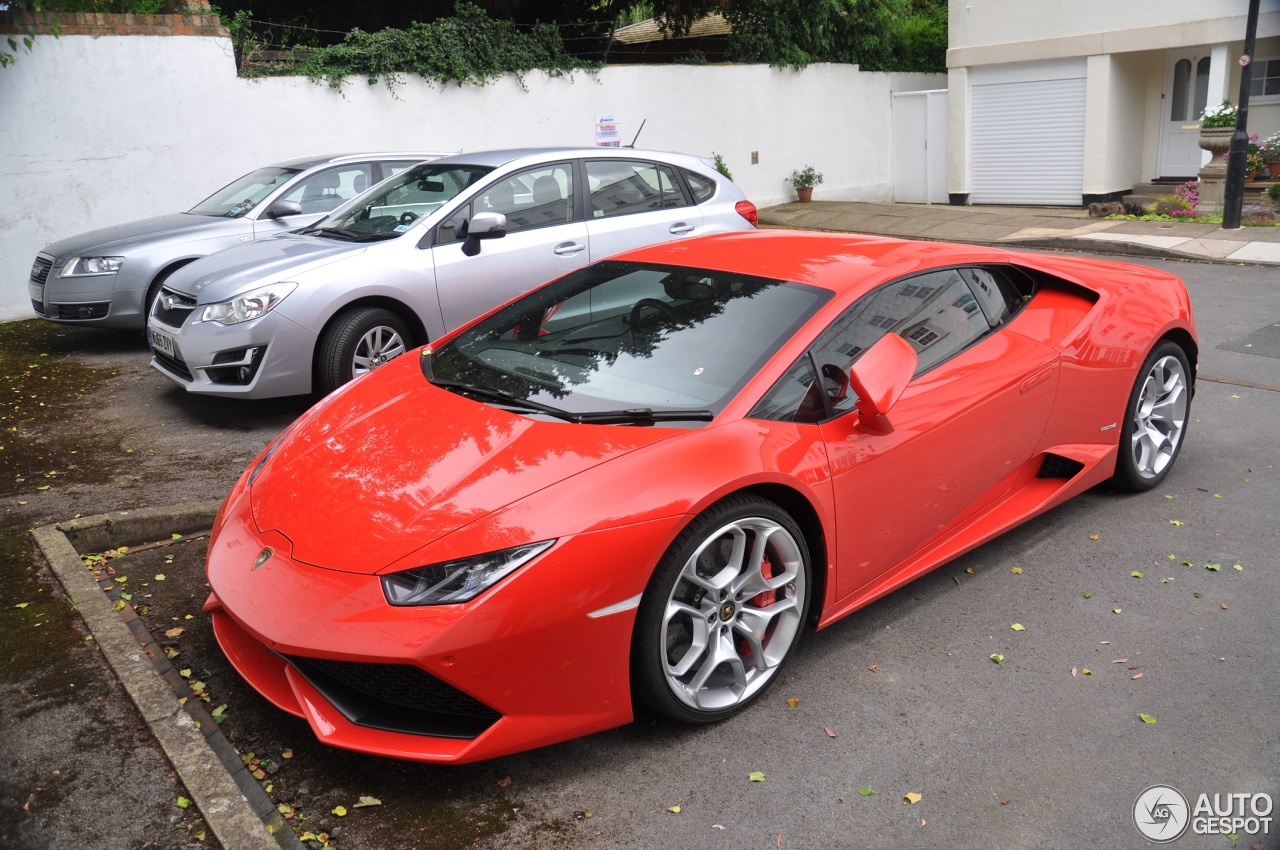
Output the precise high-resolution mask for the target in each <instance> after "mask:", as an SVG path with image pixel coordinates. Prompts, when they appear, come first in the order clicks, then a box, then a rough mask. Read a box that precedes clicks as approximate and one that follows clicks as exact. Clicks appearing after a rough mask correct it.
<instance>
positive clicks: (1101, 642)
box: [1098, 640, 1111, 646]
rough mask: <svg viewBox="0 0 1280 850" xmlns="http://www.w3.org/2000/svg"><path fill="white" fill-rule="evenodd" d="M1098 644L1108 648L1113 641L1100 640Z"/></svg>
mask: <svg viewBox="0 0 1280 850" xmlns="http://www.w3.org/2000/svg"><path fill="white" fill-rule="evenodd" d="M1098 643H1100V644H1102V645H1103V646H1106V645H1107V644H1109V643H1111V641H1109V640H1100V641H1098Z"/></svg>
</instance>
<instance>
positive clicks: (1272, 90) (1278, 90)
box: [1249, 59, 1280, 97]
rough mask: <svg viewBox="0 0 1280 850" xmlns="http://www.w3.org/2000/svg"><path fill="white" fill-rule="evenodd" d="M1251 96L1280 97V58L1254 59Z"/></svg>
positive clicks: (1250, 86) (1250, 81)
mask: <svg viewBox="0 0 1280 850" xmlns="http://www.w3.org/2000/svg"><path fill="white" fill-rule="evenodd" d="M1249 97H1280V59H1263V60H1254V63H1253V76H1252V77H1251V78H1250V79H1249Z"/></svg>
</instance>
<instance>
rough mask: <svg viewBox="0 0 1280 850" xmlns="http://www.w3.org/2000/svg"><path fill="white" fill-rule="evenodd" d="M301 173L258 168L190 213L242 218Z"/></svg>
mask: <svg viewBox="0 0 1280 850" xmlns="http://www.w3.org/2000/svg"><path fill="white" fill-rule="evenodd" d="M299 173H300V172H299V170H298V169H296V168H259V169H258V170H257V171H254V172H252V173H250V174H246V175H245V176H243V177H241V178H240V179H239V180H237V181H236V182H234V183H232V184H230V185H228V186H224V187H222V188H221V189H219V190H218V191H216V192H214V193H213V194H212V195H210V196H209V197H207V198H205V199H204V200H203V201H201V202H200V203H198V204H196V205H195V206H194V207H192V208H191V209H189V210H187V212H189V213H191V214H192V215H218V216H224V217H226V218H240V217H241V216H242V215H244V214H245V213H247V212H249V210H251V209H253V208H254V207H256V206H257V205H258V203H259V202H261V201H262V199H263V198H265V197H266V196H267V195H270V194H271V193H272V192H274V191H275V190H276V189H278V188H280V187H281V186H283V185H284V184H285V183H288V182H289V181H290V180H292V179H293V178H294V177H296V176H297V175H298V174H299Z"/></svg>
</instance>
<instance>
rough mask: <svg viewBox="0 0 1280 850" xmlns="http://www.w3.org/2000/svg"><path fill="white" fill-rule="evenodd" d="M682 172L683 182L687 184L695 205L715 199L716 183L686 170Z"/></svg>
mask: <svg viewBox="0 0 1280 850" xmlns="http://www.w3.org/2000/svg"><path fill="white" fill-rule="evenodd" d="M682 170H683V171H684V179H685V182H686V183H688V184H689V191H690V192H692V193H693V202H694V203H695V204H701V203H703V202H705V201H709V200H711V199H712V198H713V197H715V194H716V181H714V180H712V179H711V178H710V177H707V176H705V175H702V174H699V173H698V172H696V171H690V170H689V169H687V168H685V169H682Z"/></svg>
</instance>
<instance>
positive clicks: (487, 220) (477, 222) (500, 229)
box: [462, 212, 507, 257]
mask: <svg viewBox="0 0 1280 850" xmlns="http://www.w3.org/2000/svg"><path fill="white" fill-rule="evenodd" d="M506 235H507V217H506V216H505V215H503V214H502V213H496V212H482V213H476V214H475V215H473V216H472V217H471V220H470V221H469V222H467V238H466V239H465V240H464V241H463V243H462V253H463V254H466V255H467V256H468V257H474V256H475V255H476V254H479V253H480V240H481V239H501V238H502V237H503V236H506Z"/></svg>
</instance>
